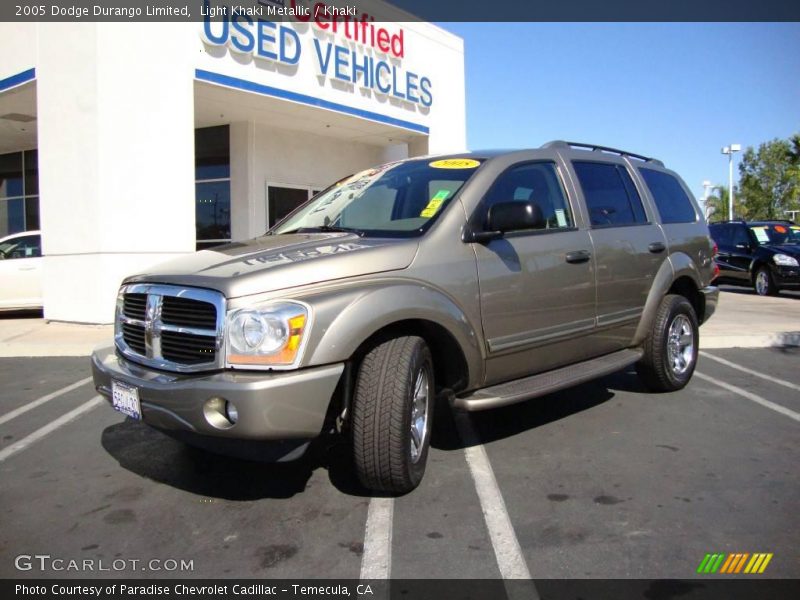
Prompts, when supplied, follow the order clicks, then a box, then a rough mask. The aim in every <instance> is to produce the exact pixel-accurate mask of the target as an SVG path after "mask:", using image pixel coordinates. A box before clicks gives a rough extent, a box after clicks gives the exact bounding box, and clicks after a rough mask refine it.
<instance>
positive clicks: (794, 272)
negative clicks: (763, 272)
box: [772, 265, 800, 289]
mask: <svg viewBox="0 0 800 600" xmlns="http://www.w3.org/2000/svg"><path fill="white" fill-rule="evenodd" d="M772 279H773V280H774V281H775V285H777V286H778V287H780V288H790V289H794V288H798V287H800V267H785V266H782V265H773V267H772Z"/></svg>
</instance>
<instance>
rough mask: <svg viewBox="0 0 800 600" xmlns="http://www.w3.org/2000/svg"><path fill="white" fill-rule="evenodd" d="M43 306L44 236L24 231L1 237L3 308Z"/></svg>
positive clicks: (0, 293) (0, 294) (0, 299)
mask: <svg viewBox="0 0 800 600" xmlns="http://www.w3.org/2000/svg"><path fill="white" fill-rule="evenodd" d="M41 307H42V236H41V235H40V233H39V232H38V231H24V232H22V233H15V234H13V235H9V236H6V237H4V238H2V239H0V310H21V309H29V308H41Z"/></svg>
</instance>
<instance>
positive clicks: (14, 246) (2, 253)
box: [0, 235, 42, 260]
mask: <svg viewBox="0 0 800 600" xmlns="http://www.w3.org/2000/svg"><path fill="white" fill-rule="evenodd" d="M41 255H42V242H41V237H40V236H38V235H26V236H24V237H18V238H14V239H11V240H7V241H5V242H2V243H0V260H8V259H13V258H36V257H37V256H41Z"/></svg>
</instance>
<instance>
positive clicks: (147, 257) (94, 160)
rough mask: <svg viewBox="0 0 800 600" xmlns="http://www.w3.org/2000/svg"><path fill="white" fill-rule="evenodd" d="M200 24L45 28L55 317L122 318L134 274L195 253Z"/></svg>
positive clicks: (51, 310) (42, 154)
mask: <svg viewBox="0 0 800 600" xmlns="http://www.w3.org/2000/svg"><path fill="white" fill-rule="evenodd" d="M191 26H192V24H188V26H187V27H180V26H178V27H176V25H175V24H147V25H146V26H145V27H142V24H141V23H137V24H131V23H100V24H98V23H75V24H67V23H45V24H40V25H39V28H40V29H39V36H38V63H37V66H36V76H37V95H38V98H37V104H38V127H39V132H38V133H39V180H40V190H41V196H40V197H41V200H40V202H41V207H40V209H41V226H42V232H43V235H42V237H43V244H44V253H45V260H44V306H45V317H46V318H48V319H53V320H59V321H61V320H63V321H77V322H88V323H108V322H111V321H112V320H113V314H114V303H115V297H116V292H117V288H118V286H119V284H120V282H121V280H122V279H123V278H124V277H125V276H127V275H130V274H134V273H137V272H142V271H145V270H146V269H147V268H148V267H149V266H151V265H153V264H155V263H158V262H162V261H163V260H165V259H168V258H171V257H174V256H177V255H181V254H184V253H187V252H192V251H194V245H195V228H194V222H195V218H194V211H195V208H194V183H193V182H194V135H193V131H194V114H193V112H194V111H193V106H194V103H193V69H192V56H191V54H190V52H191V50H190V48H192V47H193V46H192V44H191V43H188V40H189V39H190V38H189V37H188V36H191V35H196V33H195V32H194V29H192V28H191Z"/></svg>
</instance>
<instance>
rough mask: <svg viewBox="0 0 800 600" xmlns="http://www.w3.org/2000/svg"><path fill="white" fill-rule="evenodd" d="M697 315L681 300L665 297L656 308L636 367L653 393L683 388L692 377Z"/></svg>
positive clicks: (695, 356)
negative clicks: (642, 353) (642, 354)
mask: <svg viewBox="0 0 800 600" xmlns="http://www.w3.org/2000/svg"><path fill="white" fill-rule="evenodd" d="M698 340H699V338H698V326H697V315H696V314H695V312H694V308H693V307H692V305H691V303H690V302H689V301H688V300H687V299H686V298H684V297H683V296H678V295H675V294H669V295H667V296H664V299H663V300H662V301H661V304H660V306H659V307H658V312H657V313H656V318H655V320H654V321H653V327H652V329H651V331H650V335H649V336H648V337H647V340H646V341H645V343H644V356H643V357H642V359H641V360H640V361H639V362H638V363H637V364H636V370H637V372H638V373H639V377H641V378H642V380H643V381H644V383H645V384H646V385H647V387H649V388H650V389H651V390H653V391H657V392H672V391H675V390H679V389H681V388H683V387H684V386H685V385H686V384H687V383H689V380H690V379H691V378H692V373H694V368H695V365H696V364H697V346H698Z"/></svg>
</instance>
